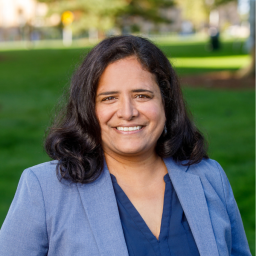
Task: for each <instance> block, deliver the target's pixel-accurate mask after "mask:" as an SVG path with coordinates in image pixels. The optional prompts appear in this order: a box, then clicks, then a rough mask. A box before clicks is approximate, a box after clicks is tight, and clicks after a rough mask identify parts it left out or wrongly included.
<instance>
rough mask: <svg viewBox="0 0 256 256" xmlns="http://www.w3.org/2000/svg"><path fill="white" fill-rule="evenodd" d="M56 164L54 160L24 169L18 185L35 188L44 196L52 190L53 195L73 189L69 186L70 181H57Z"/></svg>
mask: <svg viewBox="0 0 256 256" xmlns="http://www.w3.org/2000/svg"><path fill="white" fill-rule="evenodd" d="M57 164H58V161H56V160H54V161H49V162H45V163H41V164H38V165H35V166H32V167H29V168H27V169H25V170H24V171H23V173H22V175H21V178H20V182H19V184H27V186H37V187H39V188H40V189H41V190H42V192H43V194H44V195H46V194H48V193H49V192H50V191H53V190H54V191H55V193H58V192H61V191H63V190H67V189H68V188H71V187H73V185H74V184H71V182H70V181H67V180H64V179H59V177H58V176H57V172H56V168H57ZM32 184H33V185H32Z"/></svg>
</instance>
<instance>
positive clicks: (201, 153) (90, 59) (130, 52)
mask: <svg viewBox="0 0 256 256" xmlns="http://www.w3.org/2000/svg"><path fill="white" fill-rule="evenodd" d="M129 56H136V57H137V59H138V61H139V62H140V63H141V65H142V66H143V68H145V69H146V70H147V71H149V72H151V73H153V74H155V76H156V79H157V83H158V86H159V88H160V91H161V95H162V100H163V103H164V109H165V115H166V128H165V131H164V132H163V133H162V135H161V136H160V138H159V139H158V142H157V145H156V153H157V154H158V155H159V156H160V157H162V158H165V157H173V159H174V160H175V161H183V160H186V161H185V165H192V164H195V163H198V162H200V161H201V160H202V159H203V158H208V156H207V152H206V146H205V140H204V137H203V135H202V134H201V133H200V132H199V131H198V129H197V128H196V127H195V126H194V124H193V123H192V121H191V119H190V117H189V115H188V112H187V110H186V107H185V103H184V100H183V96H182V92H181V88H180V85H179V81H178V78H177V75H176V73H175V71H174V69H173V67H172V65H171V64H170V62H169V61H168V59H167V58H166V56H165V55H164V54H163V53H162V51H161V50H160V49H159V48H157V47H156V46H155V45H154V44H153V43H152V42H150V41H149V40H147V39H145V38H141V37H136V36H131V35H128V36H116V37H110V38H107V39H105V40H103V41H102V42H100V43H99V44H98V45H96V46H95V47H94V48H93V49H92V50H91V51H90V52H89V54H88V55H87V56H86V58H85V59H84V61H83V62H82V64H81V66H80V67H79V68H78V69H77V71H76V72H75V74H74V76H73V78H72V82H71V86H70V91H69V99H68V102H67V105H66V107H65V108H64V111H61V112H60V114H59V115H58V117H57V118H56V120H55V122H54V124H53V125H52V127H50V128H49V131H48V135H47V137H46V140H45V149H46V152H47V154H48V155H49V156H50V157H51V158H52V159H55V160H58V164H57V168H56V171H57V174H58V177H60V178H64V179H68V180H71V181H72V182H77V183H90V182H92V181H94V180H96V179H97V178H98V177H99V175H100V174H101V172H102V170H103V166H104V154H103V150H102V147H101V129H100V125H99V122H98V120H97V117H96V113H95V97H96V90H97V86H98V81H99V78H100V76H101V75H102V73H103V71H104V70H105V68H106V67H107V66H108V65H109V64H110V63H113V62H115V61H117V60H120V59H123V58H126V57H129ZM183 164H184V162H183Z"/></svg>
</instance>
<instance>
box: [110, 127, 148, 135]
mask: <svg viewBox="0 0 256 256" xmlns="http://www.w3.org/2000/svg"><path fill="white" fill-rule="evenodd" d="M134 126H142V127H141V129H139V130H134V131H121V130H117V127H134ZM113 128H114V130H115V131H116V132H117V133H119V134H134V133H138V132H141V131H142V130H143V129H144V128H145V125H118V126H116V127H113Z"/></svg>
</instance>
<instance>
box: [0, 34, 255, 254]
mask: <svg viewBox="0 0 256 256" xmlns="http://www.w3.org/2000/svg"><path fill="white" fill-rule="evenodd" d="M158 45H159V47H160V48H161V49H162V50H163V51H164V52H165V54H166V55H167V56H168V58H170V60H171V62H172V63H173V64H174V66H175V67H176V69H177V72H178V74H179V75H187V74H194V73H202V72H209V71H217V70H237V69H238V68H240V67H241V66H243V65H245V64H246V63H247V61H248V56H247V55H246V54H245V53H244V52H243V51H242V47H243V43H242V42H236V43H233V42H232V41H226V42H224V43H223V44H222V49H221V50H220V51H218V52H210V51H208V50H207V44H206V42H205V41H200V40H194V41H193V40H192V41H191V40H190V41H189V40H188V41H185V40H183V41H179V40H176V39H175V40H170V42H168V41H167V40H159V41H158ZM88 47H89V46H88V45H87V46H86V45H85V46H84V47H82V45H81V43H80V44H76V45H75V46H74V47H71V48H67V49H66V48H64V47H62V46H61V47H58V44H57V43H55V45H54V48H53V49H49V48H47V47H46V48H44V47H42V45H41V46H40V47H38V48H35V49H31V50H24V49H23V50H21V49H19V48H15V50H14V49H13V50H8V49H7V48H5V49H4V50H3V51H1V49H0V127H1V128H0V161H1V167H0V195H1V197H0V225H1V224H2V222H3V221H4V218H5V216H6V213H7V211H8V208H9V206H10V203H11V201H12V199H13V196H14V193H15V190H16V187H17V183H18V180H19V177H20V175H21V173H22V171H23V170H24V169H25V168H27V167H29V166H32V165H35V164H38V163H40V162H44V161H48V160H49V158H48V156H47V155H46V154H45V153H44V151H43V137H44V131H45V129H46V128H47V126H48V125H49V124H50V119H51V116H52V115H53V113H54V106H55V104H56V102H57V101H58V99H59V98H60V95H61V93H62V91H63V90H64V88H65V87H67V86H68V84H69V80H70V77H71V75H72V72H73V70H74V69H75V67H76V66H77V63H79V62H81V60H82V58H81V56H82V57H83V56H84V55H85V54H86V53H87V52H88V50H89V48H88ZM183 91H184V95H185V98H186V101H187V103H188V106H189V107H190V109H191V111H192V113H193V116H194V120H195V122H196V123H197V125H198V126H199V128H200V129H201V130H202V131H203V132H204V134H205V135H206V137H207V139H208V141H209V145H210V146H209V153H210V157H211V158H213V159H215V160H217V161H218V162H219V163H220V164H221V165H222V166H223V168H224V170H225V171H226V173H227V176H228V177H229V180H230V183H231V185H232V188H233V191H234V194H235V197H236V200H237V203H238V206H239V209H240V212H241V215H242V218H243V222H244V227H245V230H246V234H247V238H248V241H249V244H250V248H251V252H252V254H253V255H254V253H255V245H254V239H255V231H254V227H255V222H254V216H255V207H254V205H255V204H254V198H255V196H254V194H255V188H254V178H255V174H254V168H255V163H254V155H255V148H254V129H255V124H254V120H255V117H254V91H253V90H240V91H237V90H236V91H232V90H229V91H227V90H211V89H196V88H184V89H183Z"/></svg>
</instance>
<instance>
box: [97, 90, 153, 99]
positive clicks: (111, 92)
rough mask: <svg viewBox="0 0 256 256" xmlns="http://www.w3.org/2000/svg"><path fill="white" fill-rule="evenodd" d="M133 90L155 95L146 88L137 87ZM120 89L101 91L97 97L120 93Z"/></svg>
mask: <svg viewBox="0 0 256 256" xmlns="http://www.w3.org/2000/svg"><path fill="white" fill-rule="evenodd" d="M132 92H149V93H151V94H153V95H154V93H153V92H152V91H150V90H145V89H136V90H132ZM118 93H119V91H109V92H102V93H99V94H98V95H97V97H99V96H101V95H110V94H118Z"/></svg>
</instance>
